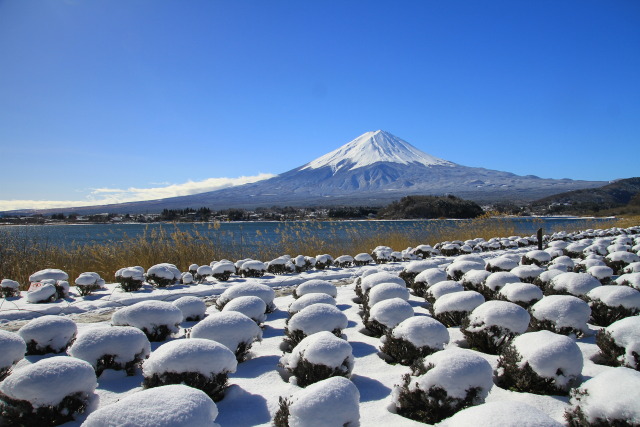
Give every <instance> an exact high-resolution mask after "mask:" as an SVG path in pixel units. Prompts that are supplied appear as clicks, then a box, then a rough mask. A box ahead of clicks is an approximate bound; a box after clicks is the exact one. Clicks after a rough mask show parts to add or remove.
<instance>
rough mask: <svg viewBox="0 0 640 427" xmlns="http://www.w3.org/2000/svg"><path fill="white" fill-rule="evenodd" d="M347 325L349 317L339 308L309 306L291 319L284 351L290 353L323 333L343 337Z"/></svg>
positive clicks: (318, 305)
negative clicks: (302, 343) (312, 336)
mask: <svg viewBox="0 0 640 427" xmlns="http://www.w3.org/2000/svg"><path fill="white" fill-rule="evenodd" d="M347 324H348V321H347V316H345V315H344V313H343V312H341V311H340V310H339V309H338V308H337V307H334V306H332V305H329V304H313V305H310V306H307V307H305V308H303V309H302V310H300V311H299V312H297V313H296V314H294V315H293V316H291V319H289V322H288V323H287V326H286V327H285V329H284V335H285V338H284V341H283V347H284V350H285V351H288V352H290V351H291V350H293V348H294V347H295V346H297V345H298V344H299V343H300V341H302V340H303V339H304V338H305V337H308V336H309V335H313V334H315V333H318V332H321V331H329V332H331V333H333V334H334V335H335V336H337V337H342V330H343V329H345V328H346V327H347Z"/></svg>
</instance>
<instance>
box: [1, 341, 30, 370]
mask: <svg viewBox="0 0 640 427" xmlns="http://www.w3.org/2000/svg"><path fill="white" fill-rule="evenodd" d="M0 348H1V349H2V351H1V352H0V381H2V380H3V379H4V378H5V377H6V376H7V375H9V373H10V372H11V367H12V366H13V365H15V364H16V363H18V362H19V361H20V360H21V359H22V358H23V357H24V355H25V353H26V352H27V345H26V343H25V342H24V340H23V339H22V337H21V336H20V335H18V334H14V333H13V332H8V331H4V330H2V329H0Z"/></svg>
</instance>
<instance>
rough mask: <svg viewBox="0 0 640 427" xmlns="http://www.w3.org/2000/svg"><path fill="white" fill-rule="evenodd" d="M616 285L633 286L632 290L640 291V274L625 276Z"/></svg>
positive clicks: (627, 274) (619, 278)
mask: <svg viewBox="0 0 640 427" xmlns="http://www.w3.org/2000/svg"><path fill="white" fill-rule="evenodd" d="M615 283H617V284H618V285H626V286H631V287H632V288H636V289H638V290H640V273H626V274H623V275H621V276H619V277H618V278H617V279H616V280H615Z"/></svg>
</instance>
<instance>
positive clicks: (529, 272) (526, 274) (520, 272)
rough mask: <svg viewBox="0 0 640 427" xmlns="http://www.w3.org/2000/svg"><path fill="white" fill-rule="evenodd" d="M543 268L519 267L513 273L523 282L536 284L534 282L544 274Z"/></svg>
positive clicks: (534, 266)
mask: <svg viewBox="0 0 640 427" xmlns="http://www.w3.org/2000/svg"><path fill="white" fill-rule="evenodd" d="M543 271H544V269H543V268H541V267H538V266H537V265H519V266H517V267H516V268H514V269H512V270H511V273H513V274H515V275H516V276H518V279H520V281H521V282H527V283H534V280H536V278H537V277H538V276H540V275H541V274H542V272H543Z"/></svg>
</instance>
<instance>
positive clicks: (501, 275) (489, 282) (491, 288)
mask: <svg viewBox="0 0 640 427" xmlns="http://www.w3.org/2000/svg"><path fill="white" fill-rule="evenodd" d="M518 282H520V278H519V277H518V276H516V275H515V274H513V273H511V272H509V271H498V272H495V273H491V274H490V275H489V276H487V278H486V279H485V280H484V281H483V282H481V283H480V284H478V285H476V286H469V287H467V289H468V290H470V291H476V292H479V293H481V294H482V296H483V297H484V298H485V299H486V300H490V299H494V298H496V294H497V293H498V292H499V291H500V289H502V288H503V287H504V285H506V284H507V283H518Z"/></svg>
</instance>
